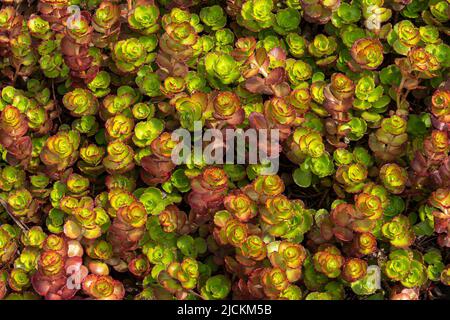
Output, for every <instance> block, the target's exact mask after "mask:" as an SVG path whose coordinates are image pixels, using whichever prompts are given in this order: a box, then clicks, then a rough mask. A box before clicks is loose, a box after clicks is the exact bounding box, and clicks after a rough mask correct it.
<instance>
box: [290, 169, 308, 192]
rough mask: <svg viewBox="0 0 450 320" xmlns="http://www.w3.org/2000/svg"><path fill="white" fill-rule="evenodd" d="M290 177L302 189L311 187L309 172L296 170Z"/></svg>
mask: <svg viewBox="0 0 450 320" xmlns="http://www.w3.org/2000/svg"><path fill="white" fill-rule="evenodd" d="M292 177H293V178H294V182H295V183H296V184H297V185H298V186H300V187H302V188H308V187H309V186H311V181H312V173H311V171H309V170H304V169H302V168H297V169H295V171H294V173H293V174H292Z"/></svg>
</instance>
